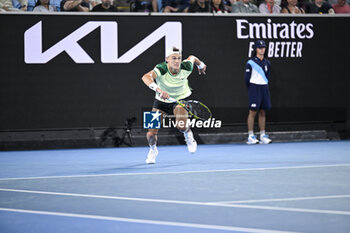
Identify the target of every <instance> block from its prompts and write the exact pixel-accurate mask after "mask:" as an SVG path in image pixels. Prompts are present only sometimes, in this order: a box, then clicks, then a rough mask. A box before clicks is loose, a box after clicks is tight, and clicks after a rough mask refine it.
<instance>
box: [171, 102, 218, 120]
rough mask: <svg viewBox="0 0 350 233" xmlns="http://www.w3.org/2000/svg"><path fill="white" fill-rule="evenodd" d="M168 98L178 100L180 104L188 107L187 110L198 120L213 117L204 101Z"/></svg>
mask: <svg viewBox="0 0 350 233" xmlns="http://www.w3.org/2000/svg"><path fill="white" fill-rule="evenodd" d="M168 100H170V101H171V102H174V103H175V102H176V103H177V104H178V105H180V106H181V107H183V108H184V109H186V111H187V112H188V113H189V114H190V115H191V116H193V117H194V118H195V119H197V120H203V121H206V120H208V119H210V118H212V113H211V111H210V109H209V108H208V107H207V106H206V105H205V104H203V103H201V102H199V101H197V100H180V101H179V100H176V99H174V98H171V97H169V98H168Z"/></svg>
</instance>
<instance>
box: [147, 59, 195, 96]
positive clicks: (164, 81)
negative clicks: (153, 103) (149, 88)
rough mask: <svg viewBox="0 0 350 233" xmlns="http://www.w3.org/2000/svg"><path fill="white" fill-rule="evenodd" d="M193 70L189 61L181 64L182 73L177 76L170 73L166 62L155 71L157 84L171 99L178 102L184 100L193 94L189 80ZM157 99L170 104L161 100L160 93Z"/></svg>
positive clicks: (157, 94)
mask: <svg viewBox="0 0 350 233" xmlns="http://www.w3.org/2000/svg"><path fill="white" fill-rule="evenodd" d="M192 70H193V64H192V62H191V61H189V60H185V61H182V62H181V66H180V72H179V73H177V74H176V75H172V74H171V73H170V71H169V70H168V65H167V63H166V62H162V63H160V64H158V65H156V66H155V67H154V69H153V71H154V72H155V73H156V74H157V78H156V83H157V85H158V86H159V88H160V89H162V90H163V91H166V92H167V93H168V94H169V96H170V97H172V98H174V99H176V100H180V99H184V98H186V97H188V96H190V95H191V94H192V92H191V88H190V87H189V85H188V80H187V78H188V76H190V74H191V73H192ZM156 99H157V100H159V101H162V102H166V103H169V102H170V101H168V100H163V99H162V98H160V96H159V93H156Z"/></svg>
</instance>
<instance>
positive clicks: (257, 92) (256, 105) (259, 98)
mask: <svg viewBox="0 0 350 233" xmlns="http://www.w3.org/2000/svg"><path fill="white" fill-rule="evenodd" d="M248 96H249V109H250V110H253V111H256V110H259V109H270V108H271V99H270V91H269V86H268V85H256V84H253V83H251V84H250V85H249V87H248Z"/></svg>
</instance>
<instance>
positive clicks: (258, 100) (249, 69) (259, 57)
mask: <svg viewBox="0 0 350 233" xmlns="http://www.w3.org/2000/svg"><path fill="white" fill-rule="evenodd" d="M254 50H255V52H254V53H255V56H254V57H253V58H252V59H250V60H249V61H248V62H247V64H246V70H245V83H246V86H247V87H248V96H249V115H248V119H247V124H248V140H247V144H257V143H259V142H260V144H268V143H271V139H270V138H269V136H268V135H267V134H266V133H265V124H266V115H265V110H266V109H270V108H271V100H270V91H269V86H268V83H269V79H270V73H271V64H270V61H269V60H267V59H266V58H265V50H266V43H265V41H263V40H258V41H256V42H255V44H254ZM257 114H258V116H259V128H260V141H259V140H258V139H257V138H256V137H255V135H254V121H255V116H256V115H257Z"/></svg>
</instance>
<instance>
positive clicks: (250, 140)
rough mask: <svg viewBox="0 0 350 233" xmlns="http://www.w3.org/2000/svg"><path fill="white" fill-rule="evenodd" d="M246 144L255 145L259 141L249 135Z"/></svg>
mask: <svg viewBox="0 0 350 233" xmlns="http://www.w3.org/2000/svg"><path fill="white" fill-rule="evenodd" d="M246 143H247V144H248V145H252V144H257V143H259V140H258V139H256V137H255V135H249V136H248V140H247V142H246Z"/></svg>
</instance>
